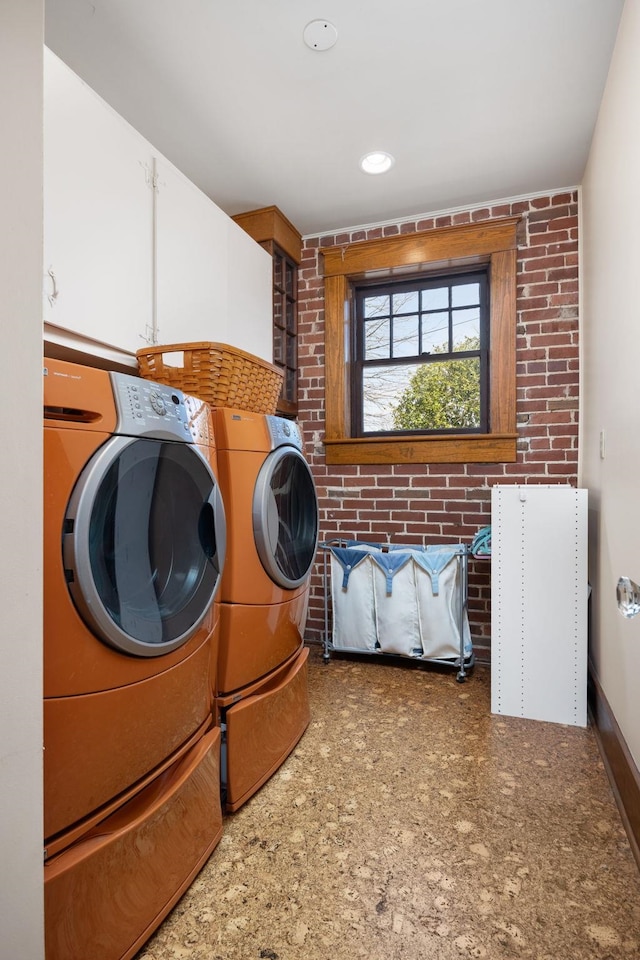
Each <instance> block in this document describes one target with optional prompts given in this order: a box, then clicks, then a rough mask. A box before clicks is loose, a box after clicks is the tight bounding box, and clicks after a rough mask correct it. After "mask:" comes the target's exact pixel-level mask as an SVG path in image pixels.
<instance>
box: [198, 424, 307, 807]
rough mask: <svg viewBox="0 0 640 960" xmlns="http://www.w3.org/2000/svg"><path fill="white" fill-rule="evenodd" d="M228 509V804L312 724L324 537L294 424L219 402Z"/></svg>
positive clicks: (220, 681)
mask: <svg viewBox="0 0 640 960" xmlns="http://www.w3.org/2000/svg"><path fill="white" fill-rule="evenodd" d="M213 415H214V430H215V438H216V447H217V453H218V470H219V478H220V487H221V490H222V497H223V500H224V503H225V510H226V516H227V537H228V541H227V556H226V561H225V569H224V572H223V575H222V582H221V585H220V593H219V595H218V598H219V601H220V645H219V655H218V676H217V685H216V687H215V690H216V705H217V709H218V715H219V718H220V721H221V724H222V729H223V738H224V739H225V741H226V742H225V747H226V750H225V748H224V747H223V772H222V778H223V785H224V795H225V799H226V808H227V810H236V809H238V807H239V806H241V805H242V804H243V803H244V802H245V801H246V800H248V799H249V797H250V796H251V795H252V794H253V793H255V791H256V790H257V789H258V788H259V787H260V786H261V785H262V784H263V783H264V782H265V780H267V779H268V777H269V776H271V774H272V773H273V772H274V771H275V770H276V769H277V768H278V766H279V765H280V764H281V763H282V761H283V760H284V759H285V757H286V756H287V755H288V754H289V753H290V751H291V750H292V749H293V747H294V746H295V744H296V743H297V742H298V740H299V739H300V737H301V736H302V734H303V732H304V730H305V729H306V727H307V725H308V723H309V698H308V691H307V653H308V652H307V651H305V650H304V648H303V631H304V624H305V621H306V616H307V605H308V597H309V578H310V575H311V568H312V565H313V562H314V559H315V553H316V548H317V542H318V502H317V497H316V492H315V487H314V483H313V478H312V476H311V471H310V469H309V466H308V464H307V462H306V460H305V458H304V455H303V453H302V437H301V434H300V430H299V428H298V426H297V424H295V423H293V422H291V421H289V420H285V419H283V418H281V417H273V416H266V415H264V414H253V413H248V412H246V411H242V410H232V409H216V410H214V411H213Z"/></svg>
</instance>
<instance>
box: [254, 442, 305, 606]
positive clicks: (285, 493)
mask: <svg viewBox="0 0 640 960" xmlns="http://www.w3.org/2000/svg"><path fill="white" fill-rule="evenodd" d="M253 532H254V537H255V542H256V548H257V551H258V556H259V557H260V560H261V562H262V565H263V567H264V569H265V570H266V572H267V573H268V574H269V576H270V577H271V579H272V580H273V582H274V583H277V584H278V586H281V587H286V588H288V589H292V588H294V587H298V586H300V585H301V584H303V583H304V582H305V581H306V580H307V579H308V577H309V574H310V573H311V567H312V564H313V560H314V557H315V553H316V549H317V545H318V500H317V497H316V491H315V487H314V484H313V478H312V476H311V471H310V470H309V467H308V465H307V462H306V460H305V459H304V457H303V456H302V454H301V453H300V452H299V451H298V450H297V449H296V448H294V447H278V448H277V449H276V450H274V451H273V452H272V453H271V454H269V456H268V457H267V459H266V460H265V462H264V464H263V465H262V468H261V470H260V473H259V474H258V479H257V482H256V487H255V492H254V498H253Z"/></svg>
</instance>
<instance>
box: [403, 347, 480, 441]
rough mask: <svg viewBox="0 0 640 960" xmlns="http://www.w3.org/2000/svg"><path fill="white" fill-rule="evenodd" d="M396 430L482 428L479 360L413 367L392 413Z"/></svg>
mask: <svg viewBox="0 0 640 960" xmlns="http://www.w3.org/2000/svg"><path fill="white" fill-rule="evenodd" d="M392 421H393V429H395V430H451V429H461V428H464V427H466V428H471V427H479V426H480V360H479V359H478V358H477V357H473V358H469V359H465V360H441V361H439V362H434V363H425V364H422V365H421V366H419V367H418V368H414V370H413V375H412V376H411V378H410V379H409V381H408V382H407V384H406V388H405V390H404V391H403V393H402V394H401V395H400V396H399V397H398V399H397V402H396V403H395V404H394V408H393V412H392Z"/></svg>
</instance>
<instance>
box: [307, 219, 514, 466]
mask: <svg viewBox="0 0 640 960" xmlns="http://www.w3.org/2000/svg"><path fill="white" fill-rule="evenodd" d="M519 222H520V218H519V217H504V218H500V219H496V220H487V221H481V222H478V223H473V224H463V225H462V226H458V227H437V228H435V229H433V230H426V231H424V232H421V233H412V234H406V235H404V236H398V235H396V236H393V237H385V238H382V239H380V240H364V241H359V242H355V243H346V244H343V245H340V246H334V247H326V248H321V253H322V254H323V256H324V278H325V416H326V423H325V438H324V444H325V454H326V462H327V464H329V465H340V464H376V463H514V462H515V461H516V456H517V454H516V441H517V430H516V261H517V240H516V230H517V225H518V223H519ZM474 264H478V265H482V264H488V265H489V283H490V291H491V293H490V320H489V322H490V344H489V404H490V409H489V424H490V432H489V433H486V434H478V433H473V434H464V433H458V434H455V435H451V436H446V437H445V436H443V435H441V434H438V435H423V436H419V437H418V436H415V435H414V436H403V437H399V438H397V439H396V438H393V437H392V438H390V437H388V436H385V437H361V438H356V437H352V436H351V435H350V431H351V390H350V356H349V351H350V343H351V340H350V325H351V318H352V316H353V309H354V304H353V288H354V285H355V284H356V283H357V282H359V281H363V280H373V279H376V278H379V279H381V280H383V279H385V278H393V277H398V278H399V277H403V276H406V275H408V274H411V273H419V272H424V271H425V270H434V271H435V270H438V269H447V270H448V269H450V268H458V267H462V268H464V267H468V266H472V265H474Z"/></svg>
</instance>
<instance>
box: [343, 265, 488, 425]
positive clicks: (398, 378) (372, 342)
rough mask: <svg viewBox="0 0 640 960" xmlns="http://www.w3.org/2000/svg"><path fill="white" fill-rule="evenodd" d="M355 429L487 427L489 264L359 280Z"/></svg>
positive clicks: (355, 357) (354, 389) (356, 305)
mask: <svg viewBox="0 0 640 960" xmlns="http://www.w3.org/2000/svg"><path fill="white" fill-rule="evenodd" d="M352 332H353V337H354V343H353V357H354V373H353V377H352V390H353V402H352V414H353V423H352V431H351V432H352V436H354V437H358V436H366V435H374V434H383V433H396V434H398V433H415V432H416V431H417V432H419V433H425V432H428V433H434V432H458V433H461V432H463V433H466V432H469V431H473V432H482V433H486V432H487V429H488V416H487V411H488V395H487V393H488V391H487V384H488V380H487V367H488V332H489V331H488V283H487V273H486V270H483V271H480V272H478V271H474V272H472V273H463V274H457V275H453V276H450V275H444V276H442V275H441V276H437V277H432V276H429V275H426V276H424V277H420V278H418V279H416V280H410V281H396V282H392V283H384V284H376V283H373V284H365V285H362V286H356V287H355V322H354V323H353V325H352Z"/></svg>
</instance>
